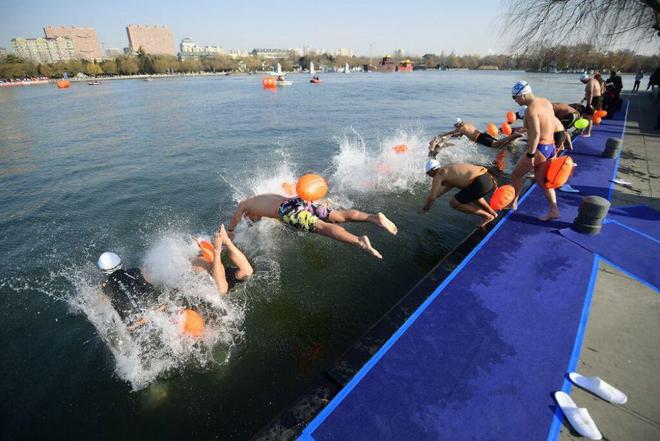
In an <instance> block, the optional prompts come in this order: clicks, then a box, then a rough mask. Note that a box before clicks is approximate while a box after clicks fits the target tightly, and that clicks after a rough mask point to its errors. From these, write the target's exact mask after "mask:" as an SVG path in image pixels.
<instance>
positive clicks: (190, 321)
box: [181, 309, 204, 338]
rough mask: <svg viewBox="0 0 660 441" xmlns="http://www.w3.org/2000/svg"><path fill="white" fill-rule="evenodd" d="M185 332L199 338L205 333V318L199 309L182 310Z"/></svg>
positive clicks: (182, 322)
mask: <svg viewBox="0 0 660 441" xmlns="http://www.w3.org/2000/svg"><path fill="white" fill-rule="evenodd" d="M181 325H182V328H183V333H184V334H186V335H189V336H191V337H196V338H199V337H201V336H202V334H204V318H203V317H202V316H201V315H199V313H198V312H197V311H194V310H192V309H184V310H183V311H181Z"/></svg>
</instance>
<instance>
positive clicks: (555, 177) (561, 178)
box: [544, 156, 575, 188]
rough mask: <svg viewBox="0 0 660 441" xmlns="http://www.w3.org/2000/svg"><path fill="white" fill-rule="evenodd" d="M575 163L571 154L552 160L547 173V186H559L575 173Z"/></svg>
mask: <svg viewBox="0 0 660 441" xmlns="http://www.w3.org/2000/svg"><path fill="white" fill-rule="evenodd" d="M574 166H575V163H574V162H573V160H572V159H571V157H570V156H560V157H558V158H554V159H551V160H550V165H549V166H548V172H547V173H546V175H545V184H544V187H545V188H559V187H561V186H562V185H564V184H565V183H566V182H567V181H568V178H570V177H571V175H572V174H573V167H574Z"/></svg>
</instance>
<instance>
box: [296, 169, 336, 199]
mask: <svg viewBox="0 0 660 441" xmlns="http://www.w3.org/2000/svg"><path fill="white" fill-rule="evenodd" d="M327 192H328V183H327V182H326V181H325V179H323V177H322V176H319V175H316V174H313V173H309V174H306V175H304V176H301V177H300V179H298V182H297V183H296V193H298V196H300V198H301V199H303V200H305V201H316V200H318V199H321V198H322V197H323V196H325V195H326V193H327Z"/></svg>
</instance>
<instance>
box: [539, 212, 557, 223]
mask: <svg viewBox="0 0 660 441" xmlns="http://www.w3.org/2000/svg"><path fill="white" fill-rule="evenodd" d="M559 217H560V214H559V211H557V210H550V211H548V213H547V214H545V215H543V216H539V218H538V219H539V220H540V221H543V222H547V221H549V220H552V219H559Z"/></svg>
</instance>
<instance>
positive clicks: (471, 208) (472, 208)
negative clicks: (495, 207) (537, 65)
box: [449, 197, 495, 227]
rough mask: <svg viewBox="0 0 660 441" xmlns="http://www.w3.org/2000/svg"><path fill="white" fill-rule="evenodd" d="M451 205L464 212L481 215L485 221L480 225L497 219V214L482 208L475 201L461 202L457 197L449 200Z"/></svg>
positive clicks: (481, 225)
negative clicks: (494, 214)
mask: <svg viewBox="0 0 660 441" xmlns="http://www.w3.org/2000/svg"><path fill="white" fill-rule="evenodd" d="M449 205H450V206H451V208H453V209H455V210H458V211H460V212H462V213H466V214H474V215H477V216H479V217H480V218H481V219H482V221H483V222H481V223H480V224H479V226H480V227H483V226H484V225H486V224H487V223H489V222H492V220H493V219H495V216H493V215H492V214H490V213H489V212H488V211H486V210H484V209H482V208H481V207H479V206H477V205H475V204H473V203H469V204H461V203H460V202H458V201H457V200H456V198H455V197H454V198H452V199H451V201H449Z"/></svg>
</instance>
